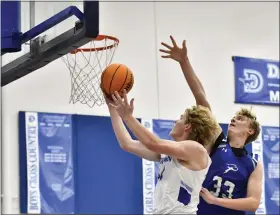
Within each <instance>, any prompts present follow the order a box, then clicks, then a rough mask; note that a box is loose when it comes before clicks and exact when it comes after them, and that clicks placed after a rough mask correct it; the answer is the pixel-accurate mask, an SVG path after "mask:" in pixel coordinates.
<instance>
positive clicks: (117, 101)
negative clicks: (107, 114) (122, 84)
mask: <svg viewBox="0 0 280 215" xmlns="http://www.w3.org/2000/svg"><path fill="white" fill-rule="evenodd" d="M112 99H113V101H114V103H110V104H109V105H110V106H111V107H113V108H115V109H116V111H117V112H118V114H119V116H120V117H121V118H122V119H125V118H127V117H129V116H132V113H133V110H134V99H131V100H130V103H128V100H127V94H126V90H124V91H123V99H122V98H121V96H120V95H119V93H118V92H115V93H114V94H113V95H112Z"/></svg>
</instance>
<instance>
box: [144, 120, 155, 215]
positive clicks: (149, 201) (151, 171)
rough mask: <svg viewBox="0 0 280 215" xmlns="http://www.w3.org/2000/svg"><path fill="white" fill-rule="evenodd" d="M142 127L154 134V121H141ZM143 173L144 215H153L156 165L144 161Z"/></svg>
mask: <svg viewBox="0 0 280 215" xmlns="http://www.w3.org/2000/svg"><path fill="white" fill-rule="evenodd" d="M141 123H142V125H143V126H144V127H145V128H147V129H148V130H149V131H150V132H153V120H143V119H142V120H141ZM142 172H143V214H152V213H153V205H154V190H155V163H154V162H153V161H149V160H145V159H142Z"/></svg>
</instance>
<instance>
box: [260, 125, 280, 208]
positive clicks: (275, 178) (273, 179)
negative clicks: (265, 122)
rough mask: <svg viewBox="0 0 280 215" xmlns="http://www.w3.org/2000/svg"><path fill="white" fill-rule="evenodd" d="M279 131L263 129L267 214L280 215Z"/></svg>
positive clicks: (272, 128)
mask: <svg viewBox="0 0 280 215" xmlns="http://www.w3.org/2000/svg"><path fill="white" fill-rule="evenodd" d="M279 131H280V128H279V127H268V126H264V127H262V139H263V164H264V176H265V177H264V181H265V205H266V214H280V211H279V207H280V205H279V195H280V194H279Z"/></svg>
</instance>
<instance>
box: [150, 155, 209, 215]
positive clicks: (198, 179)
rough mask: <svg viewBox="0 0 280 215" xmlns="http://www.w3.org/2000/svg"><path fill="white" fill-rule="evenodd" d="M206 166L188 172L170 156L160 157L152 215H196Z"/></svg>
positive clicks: (206, 169) (206, 170)
mask: <svg viewBox="0 0 280 215" xmlns="http://www.w3.org/2000/svg"><path fill="white" fill-rule="evenodd" d="M210 164H211V158H210V157H208V165H207V167H206V168H205V169H203V170H200V171H194V170H190V169H188V168H186V167H184V166H183V165H182V164H180V163H179V162H178V160H177V159H173V158H172V157H170V156H166V155H161V159H160V165H159V174H158V182H157V185H156V188H155V193H154V209H153V213H154V214H196V211H197V205H198V203H199V193H200V191H201V188H202V183H203V181H204V179H205V177H206V174H207V172H208V169H209V166H210Z"/></svg>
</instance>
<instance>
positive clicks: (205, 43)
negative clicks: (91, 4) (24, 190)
mask: <svg viewBox="0 0 280 215" xmlns="http://www.w3.org/2000/svg"><path fill="white" fill-rule="evenodd" d="M69 4H70V3H65V2H44V3H40V4H36V24H38V23H40V22H41V21H43V20H44V19H46V18H47V17H49V16H51V15H52V14H54V13H55V12H56V11H59V10H61V9H63V8H65V7H67V6H68V5H69ZM72 4H73V5H74V4H76V5H77V6H79V7H80V6H81V4H78V3H72ZM22 7H23V8H25V13H23V14H22V21H23V23H22V29H23V31H26V30H28V29H29V16H28V12H29V11H28V5H27V3H23V6H22ZM74 21H75V19H74V18H72V19H70V20H68V21H65V22H64V23H63V25H59V26H58V27H56V28H53V29H50V30H49V31H48V32H47V39H49V38H52V37H53V36H54V35H55V34H58V33H61V32H63V31H65V30H67V29H68V28H70V27H73V22H74ZM100 29H101V31H100V33H102V34H110V35H113V36H116V37H118V38H119V39H120V46H119V48H118V50H117V52H116V56H115V58H114V62H120V63H124V64H127V65H128V66H129V67H130V68H131V69H132V70H133V72H134V75H135V85H134V87H133V90H132V91H131V93H130V95H129V96H130V97H134V98H135V116H136V117H141V118H161V119H176V118H177V117H178V116H179V115H180V114H181V112H182V111H184V110H185V108H186V107H187V106H190V105H192V104H194V99H193V96H192V94H191V92H190V90H189V88H188V86H187V85H186V83H185V80H184V77H183V74H182V72H181V71H180V67H179V65H178V64H177V63H175V62H173V61H171V60H168V59H162V58H161V57H160V53H159V51H158V50H159V48H160V42H162V41H164V42H170V41H169V35H173V36H174V37H175V39H176V40H177V41H178V43H180V44H181V42H182V41H183V40H184V39H186V41H187V47H188V53H189V57H190V60H191V63H192V65H193V67H194V70H195V71H196V73H197V75H198V76H199V78H200V79H201V80H202V83H203V85H204V87H205V90H206V92H207V97H208V99H209V101H210V103H211V105H212V109H213V111H214V112H215V114H216V117H217V119H218V121H219V122H222V123H226V122H228V121H229V120H230V118H231V117H232V115H233V114H234V113H235V111H237V110H238V109H239V108H240V107H243V106H246V105H241V104H234V103H233V102H234V79H233V78H234V76H233V75H234V71H233V62H232V61H231V57H232V56H233V55H239V56H245V57H256V58H265V59H274V60H277V59H279V7H278V3H276V2H275V3H264V2H259V3H253V2H252V3H248V2H247V3H240V2H239V3H218V2H216V3H213V2H209V3H205V2H204V3H194V2H189V3H187V2H184V3H183V2H181V3H171V2H169V3H168V2H165V3H163V2H161V3H160V2H157V3H153V2H131V3H128V2H123V3H120V2H106V3H105V2H103V3H100ZM24 51H28V46H27V47H26V48H25V49H24V50H23V52H24ZM23 52H22V53H23ZM22 53H17V54H9V55H7V56H4V59H3V63H4V64H5V63H7V62H9V61H11V60H13V59H15V58H16V57H18V56H19V55H21V54H22ZM2 92H3V94H2V98H3V103H2V105H3V114H2V119H3V121H2V128H3V132H2V135H3V149H2V150H3V167H4V169H3V173H2V175H3V182H4V183H3V187H2V188H3V194H4V205H3V206H4V208H3V209H4V213H18V212H19V202H18V197H19V177H18V175H19V169H18V168H19V165H18V162H19V160H18V111H21V110H22V111H46V112H59V113H79V114H92V115H108V112H107V109H106V106H102V107H94V108H92V109H90V108H88V107H87V106H83V105H69V104H68V100H69V92H70V79H69V72H68V70H67V68H66V66H65V65H64V63H63V62H62V60H61V59H58V60H56V61H54V62H52V63H51V64H49V65H48V66H46V67H44V68H42V69H40V70H38V71H36V72H34V73H32V74H30V75H28V76H26V77H24V78H22V79H20V80H18V81H16V82H13V83H11V84H9V85H7V86H5V87H3V88H2ZM253 107H254V110H255V112H256V113H257V115H258V117H259V120H260V122H261V124H262V125H272V126H278V125H279V118H278V116H279V109H278V108H277V107H267V106H257V105H254V106H253Z"/></svg>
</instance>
